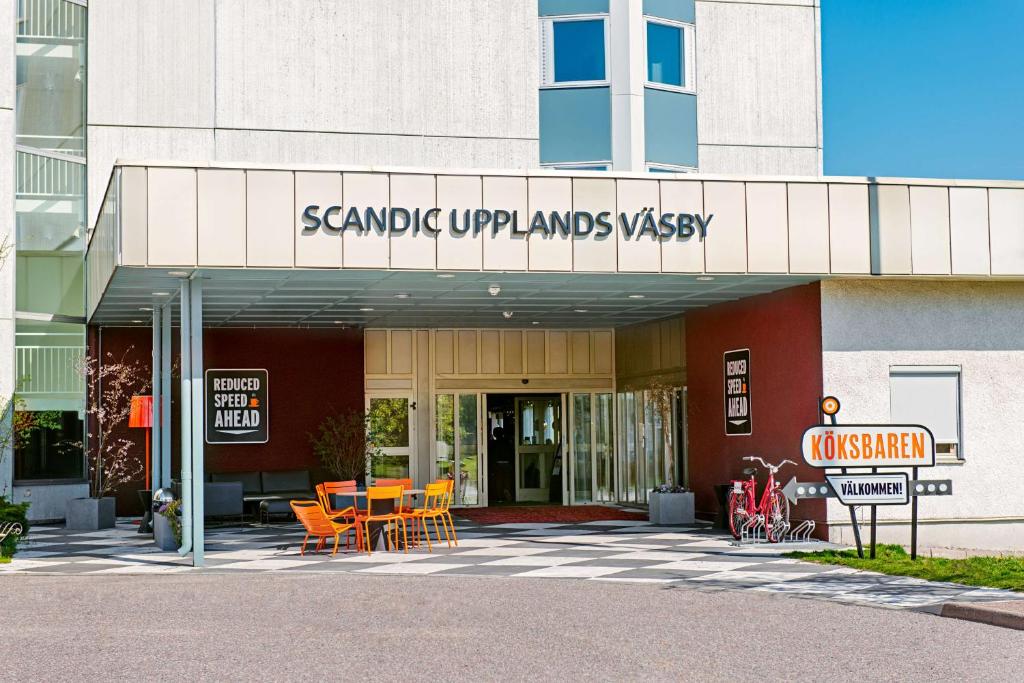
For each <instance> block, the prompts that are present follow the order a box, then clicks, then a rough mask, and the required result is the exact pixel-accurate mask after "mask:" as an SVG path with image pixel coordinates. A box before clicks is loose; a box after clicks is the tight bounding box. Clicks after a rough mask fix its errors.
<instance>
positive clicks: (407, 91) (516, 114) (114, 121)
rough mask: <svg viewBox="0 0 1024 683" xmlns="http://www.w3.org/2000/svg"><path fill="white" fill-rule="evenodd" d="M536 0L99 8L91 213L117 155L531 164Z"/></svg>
mask: <svg viewBox="0 0 1024 683" xmlns="http://www.w3.org/2000/svg"><path fill="white" fill-rule="evenodd" d="M536 22H537V7H536V0H473V2H465V1H464V0H350V1H346V2H336V1H334V0H162V1H161V2H146V3H139V2H136V0H94V1H93V2H90V3H89V140H88V143H89V200H90V201H89V212H90V224H92V222H93V221H94V219H95V216H96V213H97V211H98V206H99V199H100V198H101V197H102V195H103V190H104V188H105V186H106V183H107V179H108V177H109V175H110V169H111V164H112V163H113V161H114V159H116V158H119V157H120V158H159V159H168V160H179V161H181V160H210V159H216V160H223V161H246V162H256V163H258V162H274V163H279V162H288V163H333V164H365V165H370V164H389V165H401V166H444V167H460V168H483V167H488V168H495V167H499V168H526V167H530V166H536V165H537V163H538V159H539V152H538V143H537V135H538V133H537V129H538V119H537V78H538V76H537V74H538V68H537V64H538V55H537V23H536Z"/></svg>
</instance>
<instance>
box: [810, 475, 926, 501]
mask: <svg viewBox="0 0 1024 683" xmlns="http://www.w3.org/2000/svg"><path fill="white" fill-rule="evenodd" d="M825 479H826V480H827V481H828V483H829V485H830V486H831V487H832V490H833V491H835V494H836V498H838V499H839V502H841V503H842V504H843V505H906V504H907V503H908V502H910V486H909V477H907V474H906V472H895V473H891V474H826V475H825Z"/></svg>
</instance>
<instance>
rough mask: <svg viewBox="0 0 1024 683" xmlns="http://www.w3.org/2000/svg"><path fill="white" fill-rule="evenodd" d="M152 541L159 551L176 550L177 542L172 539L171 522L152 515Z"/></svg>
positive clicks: (162, 517)
mask: <svg viewBox="0 0 1024 683" xmlns="http://www.w3.org/2000/svg"><path fill="white" fill-rule="evenodd" d="M153 540H154V541H156V547H158V548H160V550H177V549H178V541H177V540H176V539H175V538H174V529H173V528H171V520H169V519H167V518H166V517H164V516H163V515H161V514H154V515H153Z"/></svg>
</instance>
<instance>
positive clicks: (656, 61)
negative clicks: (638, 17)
mask: <svg viewBox="0 0 1024 683" xmlns="http://www.w3.org/2000/svg"><path fill="white" fill-rule="evenodd" d="M647 80H648V81H650V82H651V83H664V84H665V85H675V86H678V87H682V86H683V85H685V83H684V82H683V29H681V28H679V27H678V26H666V25H665V24H656V23H654V22H652V21H649V22H647Z"/></svg>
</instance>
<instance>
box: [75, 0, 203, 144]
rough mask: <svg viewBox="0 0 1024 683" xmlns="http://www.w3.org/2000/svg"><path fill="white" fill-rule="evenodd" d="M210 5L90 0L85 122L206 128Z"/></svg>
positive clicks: (188, 0) (185, 0)
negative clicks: (94, 1) (87, 108)
mask: <svg viewBox="0 0 1024 683" xmlns="http://www.w3.org/2000/svg"><path fill="white" fill-rule="evenodd" d="M215 5H216V3H215V2H211V1H210V0H175V1H174V2H138V1H137V0H106V1H105V2H96V3H91V4H90V5H89V10H88V11H89V79H88V88H89V97H88V106H89V124H90V125H97V124H103V125H118V126H123V125H130V126H173V127H183V128H185V127H187V128H211V127H213V125H214V109H213V107H214V92H215V87H214V73H213V71H214V66H213V61H214V60H213V54H214V52H213V51H214V44H213V32H214V26H215V25H216V23H217V22H216V20H215V19H214V15H215V9H214V8H215ZM91 151H92V150H90V154H91Z"/></svg>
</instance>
